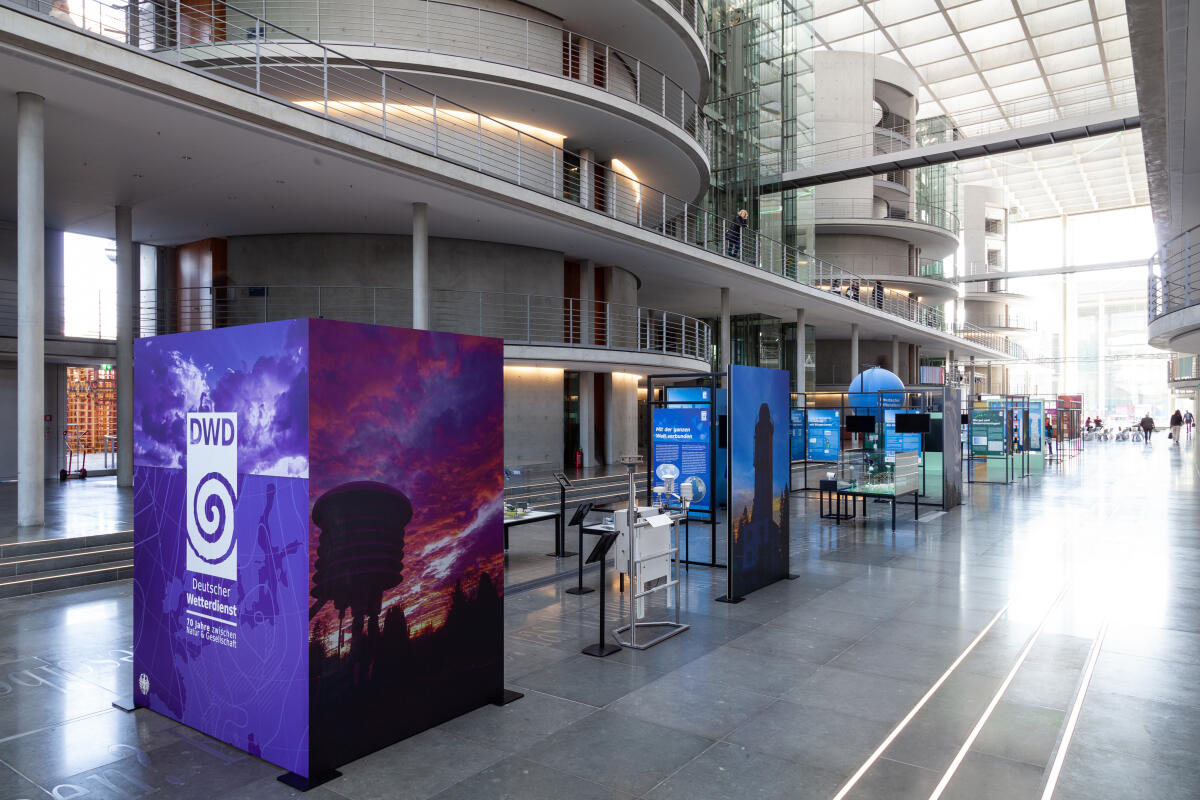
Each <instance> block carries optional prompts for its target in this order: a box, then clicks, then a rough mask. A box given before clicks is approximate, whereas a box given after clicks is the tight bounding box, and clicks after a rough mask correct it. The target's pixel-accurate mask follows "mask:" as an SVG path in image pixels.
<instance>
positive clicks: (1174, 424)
mask: <svg viewBox="0 0 1200 800" xmlns="http://www.w3.org/2000/svg"><path fill="white" fill-rule="evenodd" d="M1182 431H1183V414H1181V413H1179V409H1178V408H1177V409H1175V413H1174V414H1172V415H1171V433H1170V434H1169V436H1170V437H1171V439H1172V440H1173V441H1174V442H1175V445H1176V446H1177V447H1178V446H1179V434H1180V433H1181V432H1182Z"/></svg>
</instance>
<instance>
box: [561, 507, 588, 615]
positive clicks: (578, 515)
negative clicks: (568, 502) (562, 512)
mask: <svg viewBox="0 0 1200 800" xmlns="http://www.w3.org/2000/svg"><path fill="white" fill-rule="evenodd" d="M591 512H592V504H591V502H587V503H581V504H580V505H579V508H577V509H575V515H574V516H572V517H571V521H570V522H569V523H567V524H568V525H575V526H577V527H578V528H579V585H578V586H572V587H571V588H570V589H567V594H591V592H593V591H594V590H593V589H590V588H588V587H586V586H584V585H583V521H584V519H586V518H587V515H588V514H590V513H591Z"/></svg>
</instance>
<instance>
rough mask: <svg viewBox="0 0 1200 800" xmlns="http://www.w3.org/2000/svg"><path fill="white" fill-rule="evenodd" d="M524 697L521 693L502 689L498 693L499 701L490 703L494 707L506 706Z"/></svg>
mask: <svg viewBox="0 0 1200 800" xmlns="http://www.w3.org/2000/svg"><path fill="white" fill-rule="evenodd" d="M524 696H525V695H524V694H522V693H521V692H514V691H513V690H512V689H502V690H501V691H500V699H499V700H495V701H493V702H492V705H494V706H506V705H508V704H509V703H511V702H512V701H514V700H520V699H521V698H522V697H524Z"/></svg>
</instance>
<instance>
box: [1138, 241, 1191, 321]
mask: <svg viewBox="0 0 1200 800" xmlns="http://www.w3.org/2000/svg"><path fill="white" fill-rule="evenodd" d="M1147 266H1148V268H1149V272H1150V275H1149V288H1148V294H1147V303H1146V306H1147V312H1148V314H1149V318H1150V322H1154V320H1156V319H1158V318H1159V317H1161V316H1162V315H1164V314H1169V313H1171V312H1172V311H1178V310H1179V309H1181V308H1187V307H1189V306H1194V305H1196V304H1197V303H1200V225H1197V226H1195V227H1193V228H1189V229H1188V230H1186V231H1184V232H1183V233H1181V234H1179V235H1178V236H1176V237H1175V238H1173V239H1171V240H1169V241H1167V242H1166V243H1165V244H1163V245H1162V247H1160V248H1158V252H1157V253H1155V254H1154V256H1153V257H1151V259H1150V261H1149V262H1148V264H1147Z"/></svg>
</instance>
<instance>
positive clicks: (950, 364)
mask: <svg viewBox="0 0 1200 800" xmlns="http://www.w3.org/2000/svg"><path fill="white" fill-rule="evenodd" d="M952 369H954V351H953V350H947V351H946V380H947V381H949V380H950V370H952ZM955 377H957V375H955Z"/></svg>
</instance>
